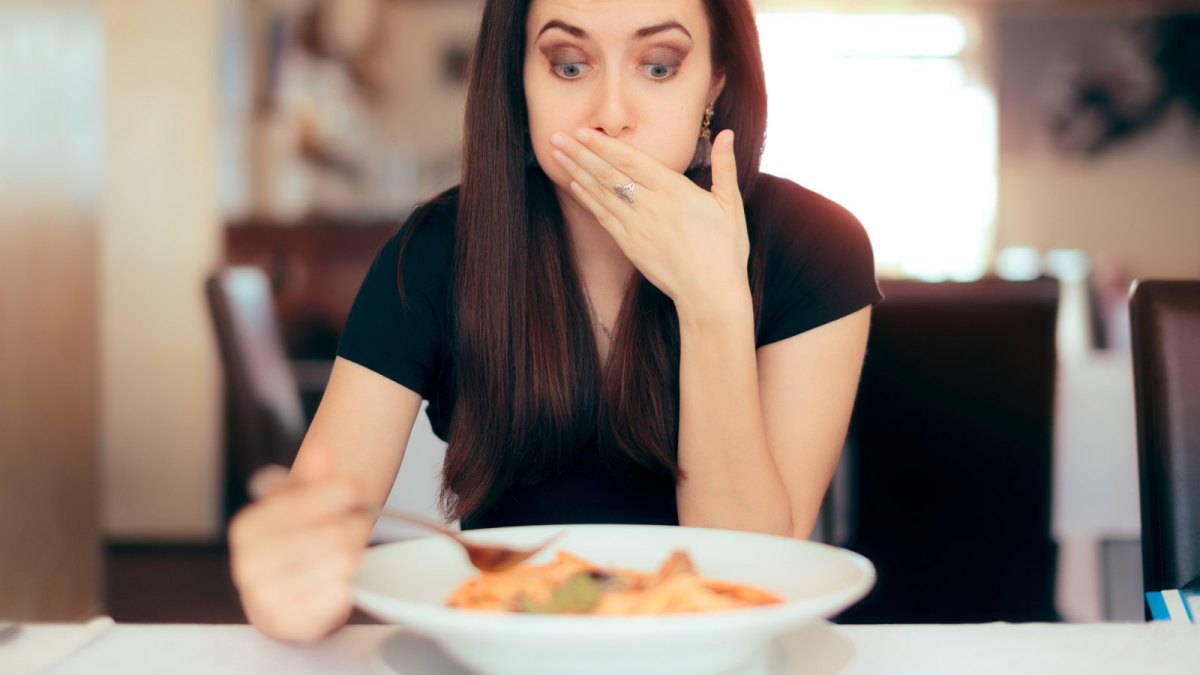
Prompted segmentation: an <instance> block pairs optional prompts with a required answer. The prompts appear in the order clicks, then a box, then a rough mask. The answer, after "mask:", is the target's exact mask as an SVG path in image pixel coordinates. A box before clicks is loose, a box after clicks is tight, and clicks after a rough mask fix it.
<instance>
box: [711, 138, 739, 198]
mask: <svg viewBox="0 0 1200 675" xmlns="http://www.w3.org/2000/svg"><path fill="white" fill-rule="evenodd" d="M712 189H713V192H714V193H716V194H717V195H719V196H721V197H722V198H724V199H725V200H726V201H727V202H728V203H730V204H738V203H740V202H741V198H742V196H741V191H740V190H739V189H738V169H737V158H736V157H735V156H734V153H733V130H732V129H725V130H724V131H722V132H721V133H719V134H717V137H716V138H715V139H713V149H712Z"/></svg>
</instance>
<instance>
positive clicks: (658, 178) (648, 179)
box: [568, 129, 679, 190]
mask: <svg viewBox="0 0 1200 675" xmlns="http://www.w3.org/2000/svg"><path fill="white" fill-rule="evenodd" d="M573 140H574V141H577V142H578V143H579V147H580V150H581V151H580V152H579V157H578V158H576V161H578V162H580V163H581V164H583V166H584V167H585V168H588V169H591V168H592V166H594V165H600V164H603V165H604V166H608V167H612V169H613V170H615V171H616V172H618V173H620V174H621V175H623V176H628V177H629V179H630V180H633V181H636V182H637V184H638V185H639V186H641V187H643V188H646V189H647V190H660V189H663V188H665V187H666V186H669V185H671V184H673V183H674V182H676V181H677V179H678V178H679V174H676V173H675V172H674V171H671V170H670V169H668V168H667V167H665V166H663V165H662V164H661V163H659V162H658V161H657V160H655V159H654V158H653V157H651V156H650V155H647V154H646V153H644V152H642V151H641V150H638V149H637V148H635V147H633V146H632V145H629V144H628V143H622V142H621V141H618V140H617V139H615V138H609V137H608V135H607V134H602V133H597V132H594V131H589V130H587V129H580V130H579V131H577V132H575V137H574V139H573ZM568 154H570V153H568ZM571 156H572V157H574V155H571ZM626 182H628V181H626ZM623 184H624V183H622V185H623Z"/></svg>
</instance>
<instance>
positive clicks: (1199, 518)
mask: <svg viewBox="0 0 1200 675" xmlns="http://www.w3.org/2000/svg"><path fill="white" fill-rule="evenodd" d="M1130 313H1131V315H1130V323H1131V328H1132V331H1133V335H1132V337H1133V376H1134V388H1135V392H1136V396H1135V398H1136V406H1137V426H1138V469H1139V470H1138V474H1139V480H1140V487H1141V502H1142V577H1143V582H1144V586H1145V590H1146V591H1161V590H1166V589H1175V588H1183V587H1185V586H1191V585H1194V584H1198V583H1200V280H1196V281H1140V282H1138V283H1137V284H1135V286H1134V288H1133V294H1132V297H1131V302H1130Z"/></svg>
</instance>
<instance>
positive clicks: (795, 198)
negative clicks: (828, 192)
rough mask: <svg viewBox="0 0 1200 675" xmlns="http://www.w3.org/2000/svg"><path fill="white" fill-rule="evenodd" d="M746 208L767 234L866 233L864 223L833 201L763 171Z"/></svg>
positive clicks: (761, 229) (818, 234)
mask: <svg viewBox="0 0 1200 675" xmlns="http://www.w3.org/2000/svg"><path fill="white" fill-rule="evenodd" d="M746 210H747V212H748V214H749V215H750V217H751V218H753V219H754V222H755V224H756V225H758V227H759V228H760V231H762V232H763V233H764V234H768V235H775V236H785V237H789V238H792V237H796V236H803V235H808V236H818V237H823V236H827V235H829V234H836V233H838V232H839V231H840V232H841V233H843V234H847V235H853V234H856V233H861V232H863V227H862V223H861V222H859V220H858V218H856V217H855V216H854V214H853V213H851V212H850V211H849V210H848V209H846V208H845V207H844V206H842V205H841V204H839V203H837V202H835V201H834V200H832V199H830V198H828V197H826V196H824V195H822V194H820V193H818V192H815V191H813V190H810V189H809V188H806V187H804V186H803V185H800V184H799V183H796V182H794V181H791V180H788V179H787V178H781V177H779V176H773V175H771V174H768V173H761V174H759V176H758V182H757V183H756V184H755V187H754V191H753V193H752V194H751V195H749V196H748V197H747V199H746Z"/></svg>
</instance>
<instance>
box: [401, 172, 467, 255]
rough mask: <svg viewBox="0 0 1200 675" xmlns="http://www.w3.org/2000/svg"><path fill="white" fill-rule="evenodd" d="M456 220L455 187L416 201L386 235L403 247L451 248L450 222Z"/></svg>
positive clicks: (452, 233) (452, 226) (452, 227)
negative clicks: (396, 225) (406, 215)
mask: <svg viewBox="0 0 1200 675" xmlns="http://www.w3.org/2000/svg"><path fill="white" fill-rule="evenodd" d="M457 219H458V186H455V187H452V188H450V189H449V190H446V191H444V192H442V193H440V194H438V195H437V196H435V197H433V198H432V199H429V200H426V201H424V202H421V203H420V204H417V205H416V207H414V208H413V210H412V213H410V214H409V216H408V218H406V219H405V221H404V222H403V223H402V224H401V225H400V227H398V228H396V231H395V232H393V233H392V235H391V237H389V243H391V242H392V241H394V242H396V243H397V244H400V243H401V242H403V245H404V247H405V249H406V250H411V249H414V248H417V249H421V250H424V251H426V252H429V253H432V252H434V251H436V250H441V249H446V250H447V252H449V251H452V250H453V243H454V223H455V221H456V220H457Z"/></svg>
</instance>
